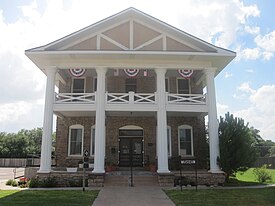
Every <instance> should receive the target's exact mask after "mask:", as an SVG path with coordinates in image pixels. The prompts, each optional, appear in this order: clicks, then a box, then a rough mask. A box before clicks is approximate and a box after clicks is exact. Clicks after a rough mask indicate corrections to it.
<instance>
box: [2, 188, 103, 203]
mask: <svg viewBox="0 0 275 206" xmlns="http://www.w3.org/2000/svg"><path fill="white" fill-rule="evenodd" d="M98 192H99V191H85V192H83V191H80V190H51V191H45V190H24V191H14V190H1V191H0V205H1V206H15V205H16V206H17V205H22V206H23V205H24V206H36V205H39V206H46V205H51V206H55V205H56V206H57V205H58V206H67V205H74V206H78V205H79V206H80V205H81V206H82V205H83V206H84V205H87V206H88V205H89V206H90V205H92V203H93V202H94V200H95V198H96V197H97V195H98Z"/></svg>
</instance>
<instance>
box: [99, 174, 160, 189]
mask: <svg viewBox="0 0 275 206" xmlns="http://www.w3.org/2000/svg"><path fill="white" fill-rule="evenodd" d="M104 186H122V187H129V186H131V173H130V171H114V172H110V173H106V175H105V183H104ZM133 186H134V187H141V186H159V184H158V177H157V174H156V173H152V172H148V171H133Z"/></svg>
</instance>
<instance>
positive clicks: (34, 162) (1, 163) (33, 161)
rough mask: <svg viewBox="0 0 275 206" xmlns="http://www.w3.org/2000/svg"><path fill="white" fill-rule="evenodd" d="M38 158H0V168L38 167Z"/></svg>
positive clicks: (53, 161)
mask: <svg viewBox="0 0 275 206" xmlns="http://www.w3.org/2000/svg"><path fill="white" fill-rule="evenodd" d="M39 165H40V158H0V167H27V166H39ZM52 165H55V159H54V158H53V159H52Z"/></svg>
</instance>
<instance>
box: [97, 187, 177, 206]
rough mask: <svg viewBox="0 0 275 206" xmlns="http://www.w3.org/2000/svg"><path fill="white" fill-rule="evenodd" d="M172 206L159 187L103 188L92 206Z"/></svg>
mask: <svg viewBox="0 0 275 206" xmlns="http://www.w3.org/2000/svg"><path fill="white" fill-rule="evenodd" d="M106 205H112V206H116V205H119V206H121V205H129V206H135V205H138V206H140V205H142V206H147V205H148V206H149V205H150V206H154V205H157V206H162V205H163V206H173V205H174V203H173V202H172V201H171V200H170V199H169V198H168V197H167V195H166V194H165V193H164V192H163V191H162V189H161V188H160V187H116V186H107V187H103V188H102V189H101V191H100V192H99V195H98V197H97V198H96V200H95V201H94V204H93V206H106Z"/></svg>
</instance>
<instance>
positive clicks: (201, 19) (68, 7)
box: [0, 0, 275, 141]
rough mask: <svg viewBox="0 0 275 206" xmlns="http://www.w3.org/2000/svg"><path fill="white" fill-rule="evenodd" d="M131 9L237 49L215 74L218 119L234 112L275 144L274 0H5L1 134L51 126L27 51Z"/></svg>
mask: <svg viewBox="0 0 275 206" xmlns="http://www.w3.org/2000/svg"><path fill="white" fill-rule="evenodd" d="M128 7H135V8H137V9H139V10H141V11H143V12H145V13H147V14H149V15H151V16H154V17H156V18H158V19H160V20H162V21H164V22H166V23H168V24H170V25H172V26H175V27H177V28H179V29H181V30H183V31H185V32H187V33H190V34H192V35H194V36H196V37H199V38H201V39H203V40H205V41H207V42H209V43H212V44H214V45H216V46H220V47H223V48H226V49H230V50H232V51H235V52H237V57H236V58H235V59H234V61H232V62H231V63H230V64H229V65H228V66H227V67H226V68H225V69H224V70H223V71H222V72H221V73H220V74H219V75H218V76H217V77H216V79H215V81H216V96H217V108H218V116H220V115H221V116H224V114H225V113H226V112H230V113H232V114H234V116H236V117H241V118H243V119H244V120H245V121H246V122H248V123H249V126H253V127H254V128H256V129H259V130H260V135H261V136H262V138H264V139H270V140H273V141H275V23H274V22H275V21H274V19H275V12H274V9H275V1H274V0H223V1H221V0H169V1H167V0H150V1H148V0H119V1H113V0H101V1H92V0H36V1H35V0H1V1H0V132H17V131H19V130H20V129H23V128H24V129H32V128H36V127H42V125H43V110H44V96H45V83H46V77H45V75H44V74H43V73H42V72H41V71H40V70H39V69H38V68H37V67H36V66H35V65H34V64H33V63H32V62H31V61H30V60H29V59H28V58H27V57H26V56H25V54H24V52H25V50H26V49H30V48H33V47H37V46H42V45H45V44H47V43H49V42H52V41H54V40H57V39H59V38H62V37H64V36H66V35H68V34H70V33H72V32H74V31H77V30H79V29H82V28H84V27H86V26H88V25H90V24H93V23H95V22H97V21H100V20H102V19H104V18H106V17H109V16H111V15H113V14H116V13H118V12H120V11H122V10H124V9H126V8H128Z"/></svg>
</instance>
